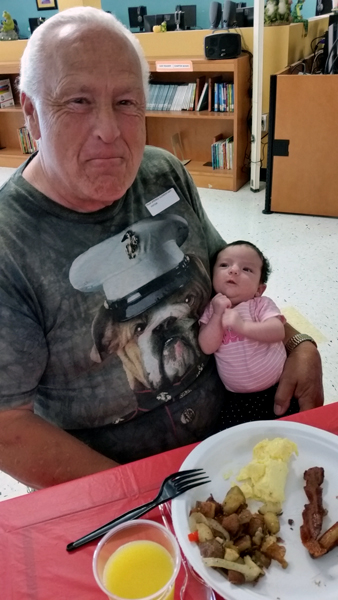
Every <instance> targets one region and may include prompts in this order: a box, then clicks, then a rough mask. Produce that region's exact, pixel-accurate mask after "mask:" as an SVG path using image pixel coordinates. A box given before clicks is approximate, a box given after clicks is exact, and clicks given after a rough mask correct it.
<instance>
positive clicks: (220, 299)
mask: <svg viewBox="0 0 338 600" xmlns="http://www.w3.org/2000/svg"><path fill="white" fill-rule="evenodd" d="M211 304H212V308H213V311H214V314H215V315H222V314H223V313H224V311H225V310H226V309H227V308H231V300H229V298H228V297H227V296H225V295H224V294H216V296H214V297H213V299H212V300H211Z"/></svg>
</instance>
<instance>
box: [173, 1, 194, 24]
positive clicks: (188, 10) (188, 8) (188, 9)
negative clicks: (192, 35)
mask: <svg viewBox="0 0 338 600" xmlns="http://www.w3.org/2000/svg"><path fill="white" fill-rule="evenodd" d="M177 10H180V11H182V12H184V28H185V29H192V28H193V27H196V14H197V7H196V4H177V5H176V11H177ZM181 29H183V28H182V27H181Z"/></svg>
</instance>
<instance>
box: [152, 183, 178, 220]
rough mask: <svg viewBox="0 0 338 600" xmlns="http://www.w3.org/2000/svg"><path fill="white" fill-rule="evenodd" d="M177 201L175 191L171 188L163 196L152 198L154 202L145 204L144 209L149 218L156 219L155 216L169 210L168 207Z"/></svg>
mask: <svg viewBox="0 0 338 600" xmlns="http://www.w3.org/2000/svg"><path fill="white" fill-rule="evenodd" d="M179 199H180V198H179V196H178V195H177V194H176V192H175V190H174V189H173V188H171V189H170V190H168V191H167V192H164V194H161V195H160V196H158V197H157V198H154V200H150V202H147V203H146V207H147V209H148V210H149V212H150V214H151V216H152V217H156V215H158V214H159V213H161V212H162V211H163V210H165V209H166V208H169V206H172V205H173V204H175V202H178V201H179Z"/></svg>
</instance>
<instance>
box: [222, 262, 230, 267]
mask: <svg viewBox="0 0 338 600" xmlns="http://www.w3.org/2000/svg"><path fill="white" fill-rule="evenodd" d="M220 266H221V267H228V266H229V265H228V263H226V262H223V263H221V264H220Z"/></svg>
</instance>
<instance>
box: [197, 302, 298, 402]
mask: <svg viewBox="0 0 338 600" xmlns="http://www.w3.org/2000/svg"><path fill="white" fill-rule="evenodd" d="M232 310H237V311H238V312H239V314H240V316H241V317H242V319H243V321H253V322H259V321H266V319H270V318H271V317H279V318H280V319H281V320H282V322H283V323H285V318H284V317H283V315H282V314H281V312H280V310H279V308H278V307H277V306H276V304H275V303H274V302H273V300H271V299H270V298H267V297H266V296H260V297H258V298H253V299H252V300H248V301H247V302H241V303H240V304H238V305H237V306H235V307H234V308H233V309H232ZM212 314H213V308H212V304H211V302H210V303H209V304H208V306H207V307H206V309H205V311H204V313H203V315H202V317H201V318H200V323H204V324H207V323H208V322H209V320H210V318H211V316H212ZM215 359H216V364H217V370H218V374H219V376H220V378H221V380H222V381H223V383H224V385H225V387H226V388H227V389H228V390H230V391H231V392H240V393H248V392H258V391H260V390H265V389H267V388H269V387H271V386H272V385H274V384H275V383H277V381H279V378H280V376H281V374H282V371H283V368H284V363H285V360H286V351H285V346H284V344H283V342H276V343H272V344H271V343H270V344H269V343H267V342H258V341H256V340H252V339H249V338H245V337H244V336H241V335H238V334H236V333H235V332H234V331H229V330H226V331H225V332H224V335H223V340H222V344H221V345H220V347H219V349H218V350H217V352H215Z"/></svg>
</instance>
